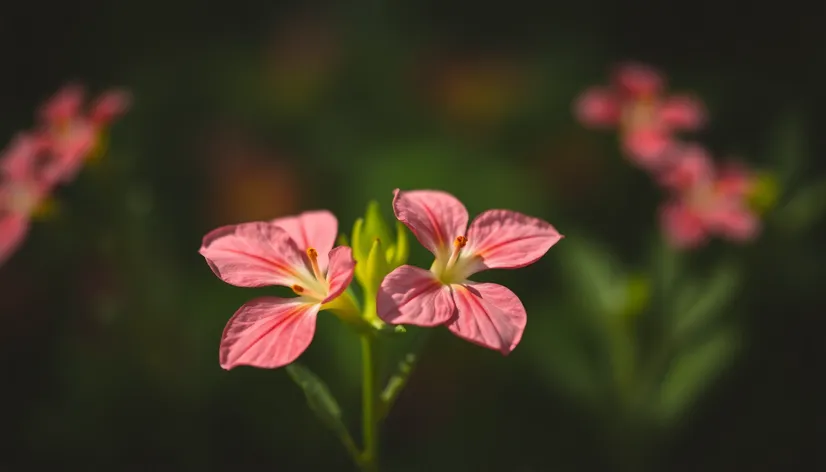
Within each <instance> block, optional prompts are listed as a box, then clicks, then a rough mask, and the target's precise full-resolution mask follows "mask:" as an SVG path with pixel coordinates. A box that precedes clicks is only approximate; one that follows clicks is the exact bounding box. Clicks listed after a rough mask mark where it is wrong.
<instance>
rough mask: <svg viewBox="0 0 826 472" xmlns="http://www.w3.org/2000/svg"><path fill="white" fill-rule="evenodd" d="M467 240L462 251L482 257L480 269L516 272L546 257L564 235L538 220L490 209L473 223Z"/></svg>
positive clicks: (511, 212) (515, 213) (507, 211)
mask: <svg viewBox="0 0 826 472" xmlns="http://www.w3.org/2000/svg"><path fill="white" fill-rule="evenodd" d="M467 238H468V242H467V246H465V249H464V251H463V252H467V254H468V255H469V256H470V255H476V256H479V257H481V259H482V260H481V264H480V266H481V267H480V270H484V269H517V268H520V267H525V266H527V265H530V264H533V263H534V262H536V261H537V260H538V259H539V258H540V257H542V256H544V255H545V253H546V252H548V249H550V248H551V246H553V245H554V244H556V243H557V242H559V240H560V239H562V235H560V234H559V232H557V230H556V229H555V228H554V227H553V226H551V224H550V223H548V222H546V221H543V220H540V219H539V218H534V217H531V216H527V215H524V214H522V213H518V212H515V211H509V210H488V211H486V212H483V213H480V214H479V216H477V217H476V218H475V219H474V220H473V222H472V223H471V224H470V229H469V230H468V235H467ZM468 275H470V274H468Z"/></svg>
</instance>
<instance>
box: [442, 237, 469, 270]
mask: <svg viewBox="0 0 826 472" xmlns="http://www.w3.org/2000/svg"><path fill="white" fill-rule="evenodd" d="M466 245H467V238H466V237H464V236H456V239H454V240H453V252H452V253H451V254H450V259H449V260H448V261H447V267H451V266H452V265H453V264H455V263H456V260H458V259H459V253H460V252H462V248H463V247H465V246H466Z"/></svg>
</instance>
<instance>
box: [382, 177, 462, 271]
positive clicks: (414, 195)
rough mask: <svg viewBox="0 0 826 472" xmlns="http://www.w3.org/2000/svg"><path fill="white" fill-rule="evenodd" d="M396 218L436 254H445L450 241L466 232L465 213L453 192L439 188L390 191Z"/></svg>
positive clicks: (444, 255) (449, 246)
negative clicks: (392, 192)
mask: <svg viewBox="0 0 826 472" xmlns="http://www.w3.org/2000/svg"><path fill="white" fill-rule="evenodd" d="M393 212H394V213H395V214H396V218H398V220H399V221H401V222H402V223H404V224H405V226H407V227H408V228H410V231H412V232H413V234H414V235H416V239H418V240H419V242H420V243H421V244H422V246H424V247H426V248H427V249H428V250H430V252H432V253H433V255H435V256H436V257H437V258H438V257H447V256H448V255H449V254H450V251H451V250H452V244H453V240H454V239H456V237H457V236H464V235H465V231H467V223H468V213H467V209H465V206H464V205H462V202H460V201H459V200H458V199H457V198H456V197H454V196H453V195H451V194H449V193H447V192H442V191H439V190H413V191H409V192H403V191H401V190H399V189H396V190H395V191H394V194H393Z"/></svg>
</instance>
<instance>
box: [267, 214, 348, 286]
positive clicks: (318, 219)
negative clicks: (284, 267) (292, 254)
mask: <svg viewBox="0 0 826 472" xmlns="http://www.w3.org/2000/svg"><path fill="white" fill-rule="evenodd" d="M270 223H272V224H274V225H276V226H280V227H281V228H284V230H285V231H287V233H288V234H289V235H290V237H291V238H293V241H295V244H296V246H298V249H299V250H300V251H302V252H303V251H306V250H307V248H314V249H315V250H316V251H317V252H318V266H319V267H320V268H321V270H322V272H323V271H324V269H326V268H327V263H328V260H329V259H328V256H327V254H328V253H329V252H330V250H331V249H333V245H334V244H335V243H336V237H337V236H338V220H336V217H335V216H333V214H332V213H330V212H329V211H327V210H314V211H305V212H304V213H301V214H299V215H297V216H285V217H283V218H276V219H274V220H272V221H271V222H270Z"/></svg>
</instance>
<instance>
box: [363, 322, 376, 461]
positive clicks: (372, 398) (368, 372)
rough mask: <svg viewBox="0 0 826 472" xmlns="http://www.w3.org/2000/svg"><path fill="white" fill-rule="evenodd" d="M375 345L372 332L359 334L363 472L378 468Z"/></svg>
mask: <svg viewBox="0 0 826 472" xmlns="http://www.w3.org/2000/svg"><path fill="white" fill-rule="evenodd" d="M376 364H377V363H376V345H375V337H374V336H373V335H372V334H368V333H365V334H362V335H361V366H362V413H363V416H362V432H363V434H364V439H363V441H364V443H363V447H364V450H363V451H362V455H361V461H360V462H361V468H362V470H363V471H364V472H378V470H379V464H378V463H379V435H378V426H379V420H380V417H379V409H378V406H379V404H378V400H379V398H378V390H379V385H378V375H377V372H376V368H377V365H376Z"/></svg>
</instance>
